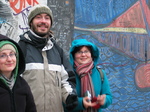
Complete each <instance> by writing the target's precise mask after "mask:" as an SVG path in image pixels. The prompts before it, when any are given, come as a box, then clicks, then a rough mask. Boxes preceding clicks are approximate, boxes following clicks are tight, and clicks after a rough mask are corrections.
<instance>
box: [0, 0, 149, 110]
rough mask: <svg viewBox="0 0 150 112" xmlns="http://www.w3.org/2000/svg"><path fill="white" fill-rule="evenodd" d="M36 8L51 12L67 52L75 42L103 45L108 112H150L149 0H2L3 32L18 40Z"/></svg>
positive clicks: (0, 2) (102, 60) (56, 33)
mask: <svg viewBox="0 0 150 112" xmlns="http://www.w3.org/2000/svg"><path fill="white" fill-rule="evenodd" d="M36 4H46V5H48V6H49V7H50V8H51V9H52V11H53V15H54V24H53V26H52V30H53V32H54V34H55V37H56V38H57V41H58V43H59V44H60V46H62V48H64V50H65V52H66V53H68V50H69V47H70V44H71V41H72V40H73V39H79V38H85V39H87V40H89V41H91V42H93V43H94V44H95V45H97V46H98V47H99V50H100V60H99V64H98V65H99V66H100V67H102V68H103V69H104V70H105V71H106V73H107V77H108V79H109V82H110V86H111V91H112V94H113V103H112V105H111V106H109V108H107V109H104V110H103V111H104V112H149V111H150V100H149V99H150V70H149V67H150V62H149V60H150V50H149V49H150V44H149V43H150V16H149V15H150V0H45V1H43V0H1V1H0V33H1V34H4V35H6V36H8V37H10V38H12V39H14V40H16V41H18V40H19V35H20V34H22V33H23V32H25V31H27V30H28V29H29V27H28V24H27V16H28V12H29V10H30V8H31V7H32V6H34V5H36Z"/></svg>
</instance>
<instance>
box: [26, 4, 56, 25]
mask: <svg viewBox="0 0 150 112" xmlns="http://www.w3.org/2000/svg"><path fill="white" fill-rule="evenodd" d="M41 13H46V14H48V15H49V16H50V18H51V24H53V14H52V10H51V9H50V8H49V7H48V6H46V5H42V4H38V5H35V6H33V7H32V8H31V10H30V11H29V14H28V25H29V26H30V22H31V21H32V19H33V18H34V17H35V16H36V15H38V14H41Z"/></svg>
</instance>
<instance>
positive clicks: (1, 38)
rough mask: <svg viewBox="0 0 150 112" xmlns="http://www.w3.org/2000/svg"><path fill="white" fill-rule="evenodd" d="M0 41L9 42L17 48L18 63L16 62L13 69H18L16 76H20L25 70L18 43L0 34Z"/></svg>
mask: <svg viewBox="0 0 150 112" xmlns="http://www.w3.org/2000/svg"><path fill="white" fill-rule="evenodd" d="M0 41H9V42H11V43H13V44H14V45H15V47H16V48H17V51H18V59H17V60H18V62H17V65H16V68H15V69H18V71H16V72H17V74H19V75H20V74H22V73H23V72H24V70H25V58H24V56H23V52H22V50H21V48H20V47H19V45H18V43H17V42H15V41H14V40H12V39H10V38H8V37H6V36H4V35H1V34H0ZM17 74H15V75H17Z"/></svg>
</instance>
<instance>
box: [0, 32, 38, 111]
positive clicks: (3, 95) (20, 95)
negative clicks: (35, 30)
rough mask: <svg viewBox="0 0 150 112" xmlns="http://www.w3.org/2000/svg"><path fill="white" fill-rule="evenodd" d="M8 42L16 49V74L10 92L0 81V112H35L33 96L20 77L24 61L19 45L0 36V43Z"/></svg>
mask: <svg viewBox="0 0 150 112" xmlns="http://www.w3.org/2000/svg"><path fill="white" fill-rule="evenodd" d="M3 40H8V41H10V42H12V43H13V44H14V45H15V46H16V47H17V49H18V53H19V57H17V58H19V62H18V65H17V66H18V74H17V76H16V81H15V84H14V86H13V88H12V90H11V89H10V88H9V87H8V86H7V85H6V84H5V83H4V81H3V80H2V79H0V112H36V107H35V103H34V100H33V95H32V93H31V90H30V87H29V85H28V84H27V82H26V81H25V80H24V79H23V78H22V77H21V76H20V75H21V74H22V73H23V72H24V70H25V60H24V56H23V53H22V51H21V49H20V47H19V45H18V44H17V43H16V42H15V41H13V40H11V39H9V38H8V37H6V36H3V35H1V34H0V41H3Z"/></svg>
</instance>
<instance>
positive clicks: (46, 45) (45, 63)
mask: <svg viewBox="0 0 150 112" xmlns="http://www.w3.org/2000/svg"><path fill="white" fill-rule="evenodd" d="M52 23H53V14H52V11H51V9H50V8H49V7H48V6H45V5H39V4H38V5H36V6H34V7H32V8H31V10H30V11H29V14H28V24H29V26H30V30H29V31H27V32H25V33H24V34H23V35H20V40H19V45H20V47H21V48H22V50H23V52H24V55H25V60H26V70H25V72H24V73H23V78H24V79H25V80H26V81H27V82H28V84H29V86H30V88H31V90H32V93H33V96H34V100H35V104H36V108H37V112H63V106H62V104H63V103H64V104H66V105H67V108H68V110H71V109H73V108H74V107H75V106H76V105H77V95H76V91H75V83H76V82H75V75H74V72H73V70H72V67H71V65H70V63H69V61H68V59H67V58H66V55H65V54H64V51H63V50H62V49H61V48H60V47H59V46H58V45H57V43H56V42H55V39H54V35H53V34H52V31H51V30H50V28H51V26H52Z"/></svg>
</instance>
